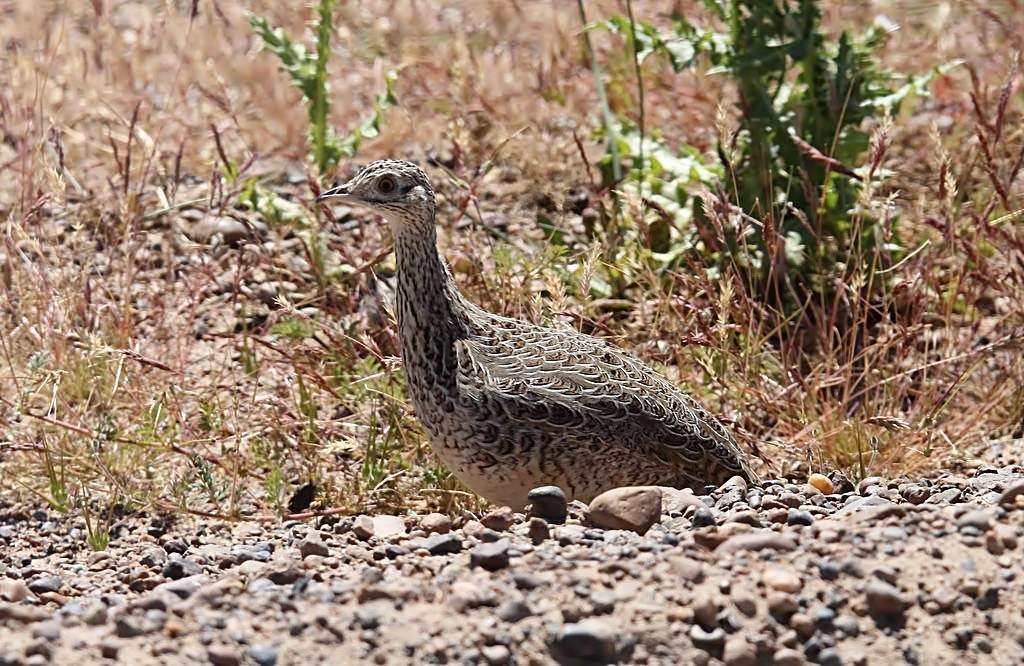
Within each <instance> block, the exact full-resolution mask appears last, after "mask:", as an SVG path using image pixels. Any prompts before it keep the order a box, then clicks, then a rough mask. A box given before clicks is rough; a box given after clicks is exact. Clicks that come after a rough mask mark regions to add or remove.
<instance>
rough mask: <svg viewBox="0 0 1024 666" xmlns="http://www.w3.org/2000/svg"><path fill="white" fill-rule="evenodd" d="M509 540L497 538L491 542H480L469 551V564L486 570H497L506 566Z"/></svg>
mask: <svg viewBox="0 0 1024 666" xmlns="http://www.w3.org/2000/svg"><path fill="white" fill-rule="evenodd" d="M509 545H510V544H509V540H508V539H498V540H497V541H494V542H492V543H482V544H480V545H478V546H476V547H474V548H473V550H471V551H470V552H469V563H470V565H471V566H474V567H480V568H482V569H486V570H488V571H499V570H501V569H504V568H505V567H507V566H508V562H509V554H508V549H509Z"/></svg>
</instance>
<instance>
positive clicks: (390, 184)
mask: <svg viewBox="0 0 1024 666" xmlns="http://www.w3.org/2000/svg"><path fill="white" fill-rule="evenodd" d="M396 187H398V185H397V184H396V183H395V179H394V178H389V177H384V178H381V179H380V180H379V181H377V189H378V190H380V191H381V193H382V194H391V193H392V192H394V191H395V188H396Z"/></svg>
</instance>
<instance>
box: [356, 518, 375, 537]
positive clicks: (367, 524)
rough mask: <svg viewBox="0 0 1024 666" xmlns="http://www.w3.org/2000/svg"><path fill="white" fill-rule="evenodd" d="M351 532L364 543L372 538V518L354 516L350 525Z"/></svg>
mask: <svg viewBox="0 0 1024 666" xmlns="http://www.w3.org/2000/svg"><path fill="white" fill-rule="evenodd" d="M352 532H353V533H355V535H356V536H357V537H359V538H360V539H362V540H364V541H366V540H367V539H369V538H370V537H372V536H373V518H371V517H370V516H356V519H355V521H354V522H353V523H352Z"/></svg>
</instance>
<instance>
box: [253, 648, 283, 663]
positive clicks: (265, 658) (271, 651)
mask: <svg viewBox="0 0 1024 666" xmlns="http://www.w3.org/2000/svg"><path fill="white" fill-rule="evenodd" d="M248 655H249V659H252V660H253V662H255V663H256V666H275V664H277V659H278V651H277V648H276V647H274V646H273V645H253V646H251V647H250V648H249V650H248Z"/></svg>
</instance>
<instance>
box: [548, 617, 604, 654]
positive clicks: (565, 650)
mask: <svg viewBox="0 0 1024 666" xmlns="http://www.w3.org/2000/svg"><path fill="white" fill-rule="evenodd" d="M616 633H617V632H616V631H615V630H613V629H612V628H611V627H610V626H609V625H608V624H606V623H605V622H603V621H601V620H593V619H588V620H583V621H582V622H579V623H576V624H567V625H565V626H563V627H562V629H561V630H560V631H559V632H558V635H557V637H556V639H555V643H554V648H555V651H556V653H557V654H558V656H557V657H556V658H559V659H563V660H564V659H577V660H580V661H584V662H596V663H610V662H615V661H617V660H618V649H617V647H616V645H615V635H616Z"/></svg>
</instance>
